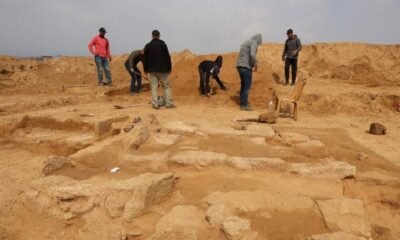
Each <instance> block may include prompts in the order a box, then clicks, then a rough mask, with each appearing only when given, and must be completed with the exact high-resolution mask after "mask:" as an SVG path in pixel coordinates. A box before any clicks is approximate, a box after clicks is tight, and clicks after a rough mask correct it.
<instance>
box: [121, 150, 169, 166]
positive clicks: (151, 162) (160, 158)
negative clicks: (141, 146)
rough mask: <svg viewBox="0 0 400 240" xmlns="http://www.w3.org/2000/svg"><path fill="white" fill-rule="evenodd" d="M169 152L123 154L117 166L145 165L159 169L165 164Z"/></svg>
mask: <svg viewBox="0 0 400 240" xmlns="http://www.w3.org/2000/svg"><path fill="white" fill-rule="evenodd" d="M168 154H169V152H168V151H167V152H161V153H153V154H149V155H140V154H124V155H123V156H122V157H121V161H120V162H119V164H118V165H119V166H122V167H138V166H140V167H145V168H149V169H160V168H162V167H164V166H166V164H167V160H168Z"/></svg>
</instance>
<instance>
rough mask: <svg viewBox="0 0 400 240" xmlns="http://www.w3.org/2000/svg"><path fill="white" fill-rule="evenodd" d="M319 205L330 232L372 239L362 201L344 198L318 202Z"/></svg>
mask: <svg viewBox="0 0 400 240" xmlns="http://www.w3.org/2000/svg"><path fill="white" fill-rule="evenodd" d="M317 204H318V206H319V209H320V210H321V213H322V215H323V217H324V220H325V223H326V226H327V227H328V229H329V230H330V231H343V232H347V233H351V234H355V235H360V236H364V237H367V238H369V237H371V226H370V223H369V221H368V218H367V215H366V213H365V209H364V205H363V203H362V201H361V200H358V199H347V198H343V199H332V200H326V201H317Z"/></svg>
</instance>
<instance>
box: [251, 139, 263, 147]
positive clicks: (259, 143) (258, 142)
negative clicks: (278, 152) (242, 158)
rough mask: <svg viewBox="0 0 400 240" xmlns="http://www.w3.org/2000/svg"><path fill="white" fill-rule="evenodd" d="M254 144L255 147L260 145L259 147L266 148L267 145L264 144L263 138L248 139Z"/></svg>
mask: <svg viewBox="0 0 400 240" xmlns="http://www.w3.org/2000/svg"><path fill="white" fill-rule="evenodd" d="M250 140H251V141H252V142H253V143H254V144H256V145H260V146H263V147H265V146H267V144H266V143H265V138H263V137H254V138H251V139H250Z"/></svg>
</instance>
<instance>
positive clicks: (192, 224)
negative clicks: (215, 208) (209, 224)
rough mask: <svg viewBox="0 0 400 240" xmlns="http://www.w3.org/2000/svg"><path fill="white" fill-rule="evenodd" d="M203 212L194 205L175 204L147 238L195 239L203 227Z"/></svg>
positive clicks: (151, 239)
mask: <svg viewBox="0 0 400 240" xmlns="http://www.w3.org/2000/svg"><path fill="white" fill-rule="evenodd" d="M205 228H206V225H205V221H204V213H203V212H202V211H201V210H199V209H198V208H196V207H195V206H176V207H174V208H173V209H172V210H171V211H169V212H168V213H167V214H165V215H164V216H163V217H162V218H161V219H160V220H159V221H158V223H157V225H156V232H155V233H154V234H153V235H152V236H150V237H149V238H148V240H165V239H174V240H197V239H198V234H199V232H200V230H201V229H205Z"/></svg>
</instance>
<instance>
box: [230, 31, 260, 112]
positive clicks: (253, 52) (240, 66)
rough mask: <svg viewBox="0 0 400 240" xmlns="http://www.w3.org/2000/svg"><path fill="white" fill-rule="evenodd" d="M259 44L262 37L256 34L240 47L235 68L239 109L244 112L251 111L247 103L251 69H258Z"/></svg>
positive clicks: (251, 74) (251, 75) (251, 76)
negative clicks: (238, 92)
mask: <svg viewBox="0 0 400 240" xmlns="http://www.w3.org/2000/svg"><path fill="white" fill-rule="evenodd" d="M261 44H262V36H261V34H256V35H254V36H253V37H252V38H251V39H249V40H247V41H246V42H244V43H243V44H242V46H241V47H240V52H239V57H238V60H237V63H236V67H237V70H238V72H239V76H240V109H241V110H244V111H251V108H250V106H249V103H248V98H249V91H250V88H251V83H252V78H253V69H254V71H255V72H256V71H257V68H258V65H257V48H258V46H259V45H261Z"/></svg>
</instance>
